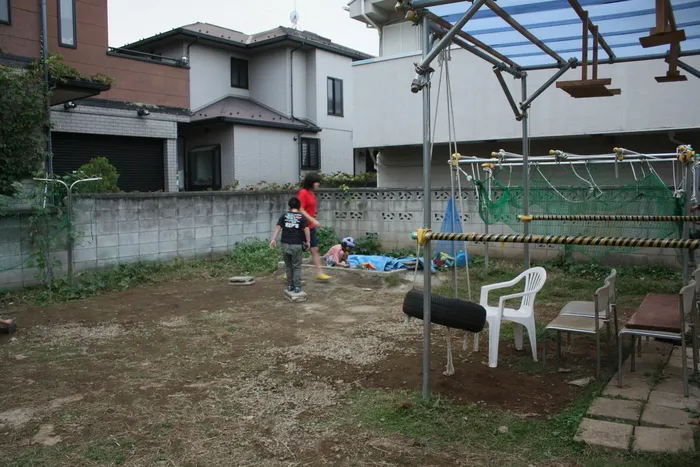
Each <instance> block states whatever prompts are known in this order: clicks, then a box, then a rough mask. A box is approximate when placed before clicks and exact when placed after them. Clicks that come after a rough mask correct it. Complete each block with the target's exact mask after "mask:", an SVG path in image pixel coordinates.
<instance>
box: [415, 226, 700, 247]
mask: <svg viewBox="0 0 700 467" xmlns="http://www.w3.org/2000/svg"><path fill="white" fill-rule="evenodd" d="M414 238H415V234H414ZM421 240H423V241H438V240H447V241H455V242H489V243H498V242H501V243H539V244H544V245H578V246H610V247H632V248H688V249H691V250H694V249H697V248H700V240H684V239H672V238H631V237H581V236H573V235H572V236H569V235H501V234H479V233H435V232H429V231H428V232H425V231H424V232H423V233H422V235H421Z"/></svg>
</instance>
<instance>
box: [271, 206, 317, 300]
mask: <svg viewBox="0 0 700 467" xmlns="http://www.w3.org/2000/svg"><path fill="white" fill-rule="evenodd" d="M300 208H301V201H299V198H296V197H295V198H292V199H290V200H289V211H288V212H286V213H285V214H283V215H282V217H280V219H279V221H277V226H276V227H275V231H274V232H273V233H272V240H270V248H275V247H276V246H277V235H279V233H280V231H282V241H281V243H282V253H283V255H284V265H285V267H286V269H287V284H288V286H287V290H288V291H289V292H294V293H301V260H302V256H303V254H304V250H305V245H309V244H310V243H311V233H310V231H309V225H308V222H307V220H306V217H304V215H303V214H302V213H301V212H299V209H300Z"/></svg>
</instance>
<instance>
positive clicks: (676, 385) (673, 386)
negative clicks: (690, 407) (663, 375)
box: [654, 378, 700, 398]
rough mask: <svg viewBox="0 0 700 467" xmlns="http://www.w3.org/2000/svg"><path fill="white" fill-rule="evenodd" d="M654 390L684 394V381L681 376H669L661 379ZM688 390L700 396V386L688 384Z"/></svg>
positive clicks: (695, 395) (697, 396)
mask: <svg viewBox="0 0 700 467" xmlns="http://www.w3.org/2000/svg"><path fill="white" fill-rule="evenodd" d="M654 391H659V392H665V393H666V394H675V395H677V396H682V395H683V381H682V380H681V379H680V378H668V379H665V380H663V381H661V382H660V383H659V384H657V385H656V386H655V387H654ZM688 392H689V393H690V395H691V396H693V397H696V398H700V388H699V387H697V386H693V385H692V384H688Z"/></svg>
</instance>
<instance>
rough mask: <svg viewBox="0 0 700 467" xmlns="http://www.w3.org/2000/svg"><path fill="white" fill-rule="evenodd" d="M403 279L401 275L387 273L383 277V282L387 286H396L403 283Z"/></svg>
mask: <svg viewBox="0 0 700 467" xmlns="http://www.w3.org/2000/svg"><path fill="white" fill-rule="evenodd" d="M404 282H405V281H404V279H403V277H402V276H400V275H399V274H389V275H388V276H386V277H385V278H384V284H385V285H386V286H387V287H390V288H391V287H398V286H400V285H401V284H403V283H404Z"/></svg>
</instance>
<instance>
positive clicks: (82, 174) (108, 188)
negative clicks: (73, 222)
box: [63, 157, 121, 193]
mask: <svg viewBox="0 0 700 467" xmlns="http://www.w3.org/2000/svg"><path fill="white" fill-rule="evenodd" d="M96 177H100V178H102V180H99V181H96V182H84V183H79V184H78V185H75V188H74V191H75V192H76V193H119V192H120V191H121V190H120V189H119V186H118V185H117V180H119V172H117V168H116V167H114V166H113V165H112V164H110V163H109V160H108V159H107V158H106V157H95V158H94V159H90V162H88V163H87V164H84V165H82V166H81V167H80V168H79V169H78V170H76V171H74V172H73V173H70V174H68V175H66V176H65V177H63V178H64V181H65V182H66V183H68V185H70V184H71V183H73V182H75V181H76V180H82V179H86V178H96Z"/></svg>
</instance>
